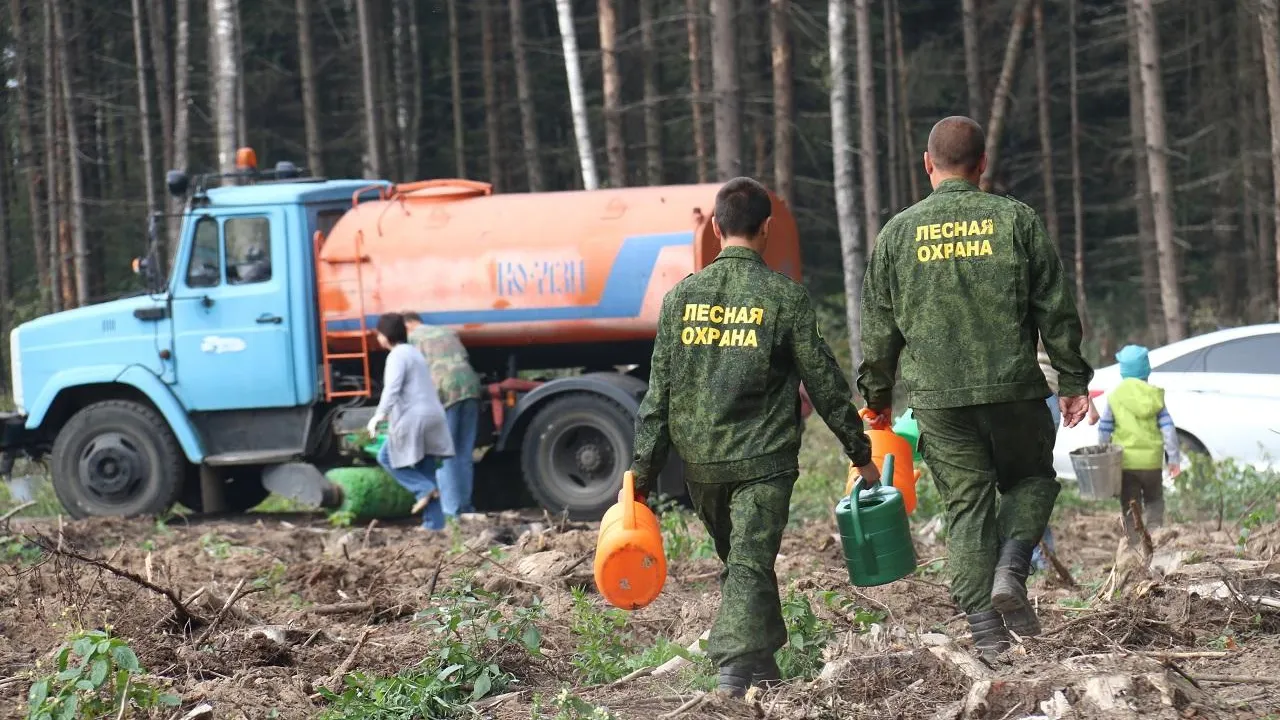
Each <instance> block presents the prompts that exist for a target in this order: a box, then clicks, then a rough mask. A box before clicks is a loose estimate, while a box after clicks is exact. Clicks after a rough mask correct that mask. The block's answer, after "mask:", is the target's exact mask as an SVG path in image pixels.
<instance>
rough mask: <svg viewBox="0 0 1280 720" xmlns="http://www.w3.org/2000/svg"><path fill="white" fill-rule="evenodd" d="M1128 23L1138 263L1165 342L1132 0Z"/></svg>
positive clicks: (1157, 335)
mask: <svg viewBox="0 0 1280 720" xmlns="http://www.w3.org/2000/svg"><path fill="white" fill-rule="evenodd" d="M1125 5H1126V6H1127V16H1128V17H1127V20H1128V25H1129V138H1130V142H1131V144H1132V146H1133V177H1134V194H1133V201H1134V208H1135V210H1136V213H1137V216H1138V243H1137V245H1136V249H1137V253H1138V259H1139V261H1140V262H1139V267H1140V268H1141V270H1142V297H1143V300H1144V303H1143V304H1144V305H1145V306H1146V308H1145V309H1146V320H1147V327H1148V328H1150V332H1151V333H1152V341H1153V342H1155V343H1159V344H1164V343H1165V342H1166V338H1165V333H1164V311H1163V309H1162V307H1161V304H1160V269H1159V268H1158V267H1157V265H1156V254H1155V253H1154V252H1152V250H1153V249H1154V248H1155V246H1156V219H1155V214H1154V212H1153V211H1152V209H1151V173H1150V171H1149V170H1148V169H1147V127H1146V122H1147V119H1146V112H1145V111H1144V110H1143V107H1142V75H1141V72H1142V71H1141V70H1140V67H1141V65H1142V63H1141V62H1140V61H1139V59H1138V34H1137V23H1136V22H1134V19H1133V3H1131V2H1128V0H1126V2H1125Z"/></svg>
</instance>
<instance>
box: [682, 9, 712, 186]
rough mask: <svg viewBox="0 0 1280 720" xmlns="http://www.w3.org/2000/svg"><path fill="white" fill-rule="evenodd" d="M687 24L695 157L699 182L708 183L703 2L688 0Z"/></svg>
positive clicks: (690, 101)
mask: <svg viewBox="0 0 1280 720" xmlns="http://www.w3.org/2000/svg"><path fill="white" fill-rule="evenodd" d="M685 10H686V16H685V22H686V29H687V31H688V34H689V91H690V95H689V103H690V106H691V109H692V111H693V156H694V164H695V166H696V168H697V173H698V182H700V183H705V182H707V155H708V153H707V135H706V132H707V131H706V127H707V126H706V121H705V119H704V118H703V117H702V110H703V102H704V100H705V98H704V97H703V92H702V30H701V28H702V25H701V22H700V21H699V18H700V17H701V16H702V0H686V3H685Z"/></svg>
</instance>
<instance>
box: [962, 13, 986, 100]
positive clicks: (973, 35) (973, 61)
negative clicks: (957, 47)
mask: <svg viewBox="0 0 1280 720" xmlns="http://www.w3.org/2000/svg"><path fill="white" fill-rule="evenodd" d="M960 13H961V24H962V26H963V28H964V77H965V84H966V85H967V86H968V88H969V117H971V118H973V119H974V120H975V121H978V122H982V120H981V118H982V116H983V112H982V55H981V52H980V50H979V48H978V45H979V40H978V0H961V2H960Z"/></svg>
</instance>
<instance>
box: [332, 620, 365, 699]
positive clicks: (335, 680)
mask: <svg viewBox="0 0 1280 720" xmlns="http://www.w3.org/2000/svg"><path fill="white" fill-rule="evenodd" d="M371 632H373V628H365V629H364V632H362V633H360V639H359V640H356V645H355V647H353V648H351V652H350V653H348V654H347V657H346V659H345V660H343V661H342V663H341V664H340V665H338V669H337V670H334V671H333V677H332V678H330V680H329V689H330V690H332V691H333V692H337V691H338V690H340V689H341V683H342V678H344V677H346V675H347V673H348V672H350V670H351V667H352V666H353V665H355V664H356V656H357V655H359V654H360V648H362V647H364V641H365V640H368V639H369V633H371Z"/></svg>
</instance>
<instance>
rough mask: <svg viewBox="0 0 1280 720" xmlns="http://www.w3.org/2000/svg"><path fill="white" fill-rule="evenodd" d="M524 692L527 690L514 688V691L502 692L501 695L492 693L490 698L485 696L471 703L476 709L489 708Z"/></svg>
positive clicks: (513, 698)
mask: <svg viewBox="0 0 1280 720" xmlns="http://www.w3.org/2000/svg"><path fill="white" fill-rule="evenodd" d="M525 692H527V691H525V690H516V691H514V692H509V693H503V694H501V695H494V696H493V697H491V698H485V699H484V700H481V701H479V702H476V703H473V704H472V707H474V708H475V709H476V710H489V709H491V708H495V707H497V706H499V705H501V704H502V703H504V702H506V701H508V700H515V699H516V698H518V697H520V696H521V695H523V694H525Z"/></svg>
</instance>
